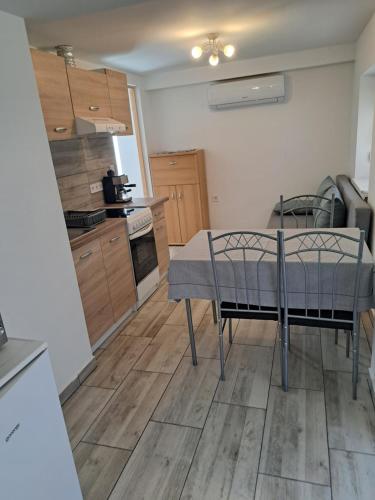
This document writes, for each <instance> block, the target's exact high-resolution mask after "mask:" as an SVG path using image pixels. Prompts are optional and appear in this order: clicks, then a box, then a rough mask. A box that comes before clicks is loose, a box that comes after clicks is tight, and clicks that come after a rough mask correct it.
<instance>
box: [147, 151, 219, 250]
mask: <svg viewBox="0 0 375 500" xmlns="http://www.w3.org/2000/svg"><path fill="white" fill-rule="evenodd" d="M150 164H151V174H152V183H153V186H154V192H155V194H157V195H158V196H168V198H169V200H168V201H167V202H166V203H165V218H166V226H167V233H168V243H169V245H184V244H185V243H187V242H188V241H189V240H190V239H191V238H192V237H193V236H194V234H196V233H197V232H198V231H199V230H200V229H207V228H208V227H209V221H208V200H207V184H206V172H205V165H204V155H203V150H201V149H195V150H192V151H181V152H179V153H174V154H154V155H150Z"/></svg>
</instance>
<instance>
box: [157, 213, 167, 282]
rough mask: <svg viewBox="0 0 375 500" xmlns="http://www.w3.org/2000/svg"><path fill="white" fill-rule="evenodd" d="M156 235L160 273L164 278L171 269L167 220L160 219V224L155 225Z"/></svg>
mask: <svg viewBox="0 0 375 500" xmlns="http://www.w3.org/2000/svg"><path fill="white" fill-rule="evenodd" d="M154 235H155V244H156V251H157V255H158V263H159V273H160V275H161V276H162V275H163V274H165V273H166V272H167V271H168V267H169V247H168V235H167V224H166V221H165V219H160V220H159V221H158V222H156V223H154Z"/></svg>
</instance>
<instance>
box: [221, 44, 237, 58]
mask: <svg viewBox="0 0 375 500" xmlns="http://www.w3.org/2000/svg"><path fill="white" fill-rule="evenodd" d="M235 51H236V49H235V48H234V47H233V45H226V46H225V47H224V50H223V52H224V54H225V55H226V56H227V57H232V56H233V55H234V53H235Z"/></svg>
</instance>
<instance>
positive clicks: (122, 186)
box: [102, 169, 136, 203]
mask: <svg viewBox="0 0 375 500" xmlns="http://www.w3.org/2000/svg"><path fill="white" fill-rule="evenodd" d="M102 183H103V194H104V199H105V202H106V203H128V202H129V201H132V197H131V196H130V195H129V194H128V193H130V192H131V189H130V188H133V187H135V186H136V184H129V179H128V176H127V175H116V174H115V171H114V170H112V169H109V170H108V171H107V175H106V176H105V177H103V180H102Z"/></svg>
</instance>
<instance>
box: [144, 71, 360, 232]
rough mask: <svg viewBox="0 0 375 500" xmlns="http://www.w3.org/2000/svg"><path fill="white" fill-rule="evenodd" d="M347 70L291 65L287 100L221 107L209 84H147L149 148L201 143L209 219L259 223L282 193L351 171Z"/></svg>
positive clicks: (218, 223)
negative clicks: (213, 104)
mask: <svg viewBox="0 0 375 500" xmlns="http://www.w3.org/2000/svg"><path fill="white" fill-rule="evenodd" d="M352 77H353V64H352V63H344V64H337V65H331V66H325V67H318V68H311V69H304V70H297V71H290V72H288V73H287V88H288V94H289V95H288V100H287V102H286V103H284V104H276V105H275V104H272V105H263V106H256V107H246V108H240V109H230V110H225V111H210V110H209V109H208V106H207V97H206V93H207V84H201V85H190V86H185V87H176V88H169V89H163V90H154V91H150V92H149V99H148V102H147V114H146V113H145V110H144V113H145V120H146V133H147V138H148V148H149V151H150V152H156V151H160V150H177V149H187V148H193V147H198V148H204V149H205V152H206V165H207V178H208V191H209V198H210V199H209V205H210V217H211V227H217V228H231V227H233V226H236V227H239V228H250V227H264V226H265V225H266V223H267V221H268V218H269V216H270V212H271V208H272V207H273V205H274V204H275V202H276V201H277V200H278V198H279V195H280V194H281V193H283V194H284V195H286V196H289V195H294V194H299V193H304V192H315V191H316V188H317V186H318V184H319V183H320V181H321V180H322V178H323V177H324V176H325V175H327V174H331V175H332V176H335V175H336V174H338V173H347V172H348V171H349V164H348V163H349V162H348V156H349V140H350V130H351V122H350V119H351V106H352V93H353V89H352ZM216 194H217V195H219V199H220V202H219V203H212V202H211V197H212V196H213V195H216Z"/></svg>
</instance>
